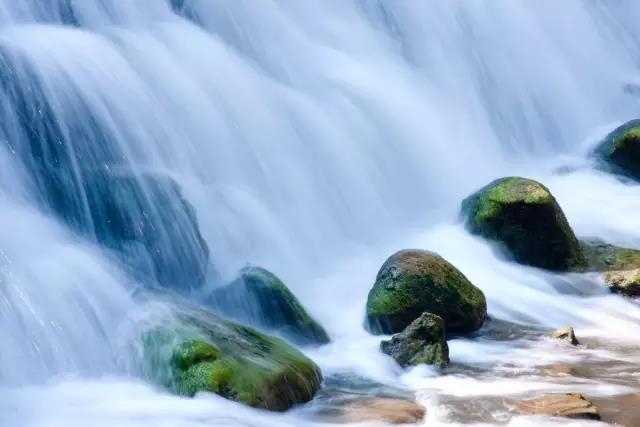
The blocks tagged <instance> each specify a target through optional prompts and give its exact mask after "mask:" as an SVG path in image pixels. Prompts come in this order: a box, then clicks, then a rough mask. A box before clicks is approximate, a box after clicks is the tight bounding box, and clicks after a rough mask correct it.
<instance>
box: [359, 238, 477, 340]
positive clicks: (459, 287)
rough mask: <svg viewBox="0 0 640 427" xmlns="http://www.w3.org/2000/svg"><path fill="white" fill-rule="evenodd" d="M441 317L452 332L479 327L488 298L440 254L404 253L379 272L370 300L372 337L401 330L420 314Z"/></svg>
mask: <svg viewBox="0 0 640 427" xmlns="http://www.w3.org/2000/svg"><path fill="white" fill-rule="evenodd" d="M424 312H428V313H433V314H436V315H438V316H440V317H442V318H443V319H444V321H445V324H446V328H447V331H449V332H456V333H457V332H471V331H474V330H476V329H478V328H480V327H481V326H482V324H483V322H484V319H485V317H486V315H487V303H486V300H485V297H484V294H483V293H482V291H481V290H480V289H478V288H477V287H475V286H474V285H473V284H472V283H471V282H470V281H469V280H468V279H467V278H466V277H465V276H464V275H463V274H462V273H461V272H460V271H459V270H458V269H456V268H455V267H454V266H453V265H451V264H450V263H449V262H447V261H446V260H445V259H444V258H442V257H441V256H440V255H438V254H436V253H433V252H429V251H423V250H417V249H408V250H402V251H399V252H397V253H395V254H394V255H392V256H391V257H389V258H388V259H387V260H386V261H385V263H384V264H383V265H382V267H381V268H380V271H379V272H378V276H377V278H376V282H375V284H374V286H373V288H372V289H371V291H370V292H369V297H368V299H367V327H368V328H369V330H370V331H371V332H372V333H376V334H389V333H396V332H400V331H402V330H403V329H404V328H406V327H407V326H409V324H410V323H411V322H413V321H414V320H415V319H417V318H418V317H419V316H420V315H421V314H422V313H424Z"/></svg>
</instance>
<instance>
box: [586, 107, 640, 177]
mask: <svg viewBox="0 0 640 427" xmlns="http://www.w3.org/2000/svg"><path fill="white" fill-rule="evenodd" d="M595 154H596V156H597V158H598V159H600V160H601V161H602V162H603V164H604V165H605V166H606V167H608V168H610V169H611V170H613V171H614V172H616V173H620V174H623V175H627V176H630V177H632V178H634V179H636V180H637V179H640V120H631V121H629V122H627V123H625V124H623V125H622V126H619V127H618V128H616V129H615V130H614V131H613V132H611V133H610V134H609V135H607V136H606V138H605V139H604V141H603V142H602V143H601V144H600V145H599V146H598V147H597V148H596V151H595Z"/></svg>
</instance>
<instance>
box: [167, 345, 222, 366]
mask: <svg viewBox="0 0 640 427" xmlns="http://www.w3.org/2000/svg"><path fill="white" fill-rule="evenodd" d="M221 355H222V352H221V351H220V350H219V349H218V348H217V347H216V346H214V345H212V344H209V343H207V342H204V341H199V340H191V341H187V342H184V343H182V344H180V345H178V346H177V347H176V348H175V349H174V350H173V357H172V360H171V363H172V364H173V366H175V367H176V368H178V369H186V368H188V367H189V366H192V365H195V364H197V363H200V362H205V361H210V362H212V361H215V360H216V359H218V358H219V357H220V356H221Z"/></svg>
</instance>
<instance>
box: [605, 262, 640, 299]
mask: <svg viewBox="0 0 640 427" xmlns="http://www.w3.org/2000/svg"><path fill="white" fill-rule="evenodd" d="M604 281H605V283H606V284H607V286H609V289H610V290H611V291H612V292H616V293H619V294H621V295H624V296H627V297H640V269H634V270H623V271H610V272H609V273H607V274H605V275H604Z"/></svg>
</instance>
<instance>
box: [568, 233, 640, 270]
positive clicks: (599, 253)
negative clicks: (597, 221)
mask: <svg viewBox="0 0 640 427" xmlns="http://www.w3.org/2000/svg"><path fill="white" fill-rule="evenodd" d="M580 245H581V246H582V249H583V251H584V253H585V255H586V257H587V261H588V267H587V269H588V270H590V271H614V270H631V269H635V268H640V250H637V249H630V248H623V247H621V246H615V245H610V244H608V243H604V242H601V241H598V240H590V241H589V240H583V241H581V242H580Z"/></svg>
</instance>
